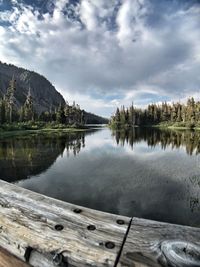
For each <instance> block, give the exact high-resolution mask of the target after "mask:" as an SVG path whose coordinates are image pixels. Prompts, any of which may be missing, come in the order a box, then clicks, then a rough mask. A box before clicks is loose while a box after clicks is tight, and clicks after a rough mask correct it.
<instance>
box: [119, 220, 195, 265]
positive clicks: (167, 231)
mask: <svg viewBox="0 0 200 267" xmlns="http://www.w3.org/2000/svg"><path fill="white" fill-rule="evenodd" d="M118 266H123V267H161V266H163V267H169V266H170V267H200V228H195V227H188V226H181V225H174V224H169V223H161V222H156V221H150V220H144V219H138V218H133V220H132V223H131V226H130V229H129V231H128V235H127V238H126V242H125V244H124V247H123V250H122V253H121V257H120V260H119V265H118Z"/></svg>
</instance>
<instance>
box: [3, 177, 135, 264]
mask: <svg viewBox="0 0 200 267" xmlns="http://www.w3.org/2000/svg"><path fill="white" fill-rule="evenodd" d="M129 222H130V218H128V217H123V216H117V215H112V214H108V213H103V212H99V211H94V210H90V209H87V208H82V207H77V206H75V205H73V204H69V203H65V202H62V201H59V200H55V199H52V198H49V197H46V196H43V195H40V194H37V193H34V192H31V191H29V190H26V189H23V188H19V187H17V186H15V185H13V184H9V183H6V182H4V181H0V246H1V247H3V248H5V249H6V250H7V251H9V252H10V253H11V254H13V255H15V256H16V257H18V258H20V259H21V260H23V261H27V262H29V263H30V264H31V265H32V266H35V267H36V266H37V267H46V266H48V267H51V266H55V265H57V266H68V264H71V265H72V266H81V267H83V266H96V267H98V266H99V267H101V266H104V267H105V266H114V265H115V262H116V258H117V256H118V254H119V251H120V249H121V246H122V243H123V239H124V236H125V234H126V232H127V229H128V225H129Z"/></svg>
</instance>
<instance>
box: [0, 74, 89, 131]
mask: <svg viewBox="0 0 200 267" xmlns="http://www.w3.org/2000/svg"><path fill="white" fill-rule="evenodd" d="M15 91H16V80H15V79H14V77H13V78H12V80H11V81H10V83H9V86H8V89H7V91H6V94H5V95H3V96H2V98H1V99H0V130H3V131H9V130H14V131H15V130H33V129H41V128H52V129H55V128H56V129H62V128H66V127H69V128H84V125H85V119H84V110H81V109H80V106H79V105H77V104H75V102H74V103H73V105H71V106H70V105H69V104H68V103H67V102H66V103H65V104H60V106H59V107H58V108H56V109H54V110H52V108H51V107H49V111H44V112H41V113H39V114H38V113H36V112H35V109H34V99H33V97H32V96H31V89H30V88H29V90H28V94H27V96H26V100H25V102H24V105H23V106H19V105H18V103H17V101H16V99H15Z"/></svg>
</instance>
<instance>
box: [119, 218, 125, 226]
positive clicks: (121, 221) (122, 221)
mask: <svg viewBox="0 0 200 267" xmlns="http://www.w3.org/2000/svg"><path fill="white" fill-rule="evenodd" d="M117 224H119V225H123V224H125V222H124V220H121V219H119V220H117Z"/></svg>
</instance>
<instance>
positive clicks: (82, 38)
mask: <svg viewBox="0 0 200 267" xmlns="http://www.w3.org/2000/svg"><path fill="white" fill-rule="evenodd" d="M0 60H1V61H3V62H7V63H13V64H16V65H18V66H22V67H25V68H27V69H30V70H34V71H36V72H39V73H41V74H43V75H45V76H46V77H47V78H48V79H49V80H50V81H51V82H52V83H53V84H54V85H55V86H56V88H57V90H58V91H60V92H61V93H62V94H63V95H64V97H65V99H67V100H68V101H69V102H72V101H73V100H76V102H78V103H79V104H80V105H81V107H82V108H84V109H86V110H88V111H92V112H95V113H97V114H100V115H103V116H110V115H111V114H112V113H113V111H114V110H115V108H116V106H120V105H122V104H124V105H130V104H131V102H132V101H133V102H134V104H135V105H136V106H138V107H144V106H146V105H147V104H148V103H152V102H160V101H165V100H166V101H173V100H175V101H176V100H177V101H179V100H181V101H184V100H185V99H186V98H187V97H188V96H195V97H196V98H200V0H34V1H33V0H0Z"/></svg>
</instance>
